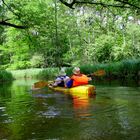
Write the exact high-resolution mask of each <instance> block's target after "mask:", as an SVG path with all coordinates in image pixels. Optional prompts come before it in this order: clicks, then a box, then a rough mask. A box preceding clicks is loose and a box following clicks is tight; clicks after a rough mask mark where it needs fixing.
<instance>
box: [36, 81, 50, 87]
mask: <svg viewBox="0 0 140 140" xmlns="http://www.w3.org/2000/svg"><path fill="white" fill-rule="evenodd" d="M47 85H48V82H46V81H39V82H36V83H34V88H44V87H46V86H47Z"/></svg>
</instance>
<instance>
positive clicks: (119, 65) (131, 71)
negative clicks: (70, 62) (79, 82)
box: [80, 59, 140, 80]
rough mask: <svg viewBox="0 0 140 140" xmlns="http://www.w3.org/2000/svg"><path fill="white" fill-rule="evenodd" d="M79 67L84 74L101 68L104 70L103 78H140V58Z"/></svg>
mask: <svg viewBox="0 0 140 140" xmlns="http://www.w3.org/2000/svg"><path fill="white" fill-rule="evenodd" d="M80 68H81V71H82V72H83V73H85V74H89V73H93V72H95V71H97V70H100V69H103V70H105V72H106V75H105V76H104V78H110V79H115V78H116V79H135V80H139V78H140V59H131V60H123V61H120V62H115V63H108V64H95V65H84V66H81V67H80ZM98 78H99V77H98Z"/></svg>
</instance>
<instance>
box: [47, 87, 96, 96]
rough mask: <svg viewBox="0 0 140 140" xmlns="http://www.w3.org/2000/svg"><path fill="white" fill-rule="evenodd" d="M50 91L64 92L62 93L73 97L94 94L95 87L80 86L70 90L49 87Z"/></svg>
mask: <svg viewBox="0 0 140 140" xmlns="http://www.w3.org/2000/svg"><path fill="white" fill-rule="evenodd" d="M49 88H50V89H52V90H54V91H58V92H64V93H70V94H73V95H76V94H78V95H80V94H81V95H82V94H87V95H89V94H95V86H94V85H81V86H77V87H72V88H65V87H51V86H49Z"/></svg>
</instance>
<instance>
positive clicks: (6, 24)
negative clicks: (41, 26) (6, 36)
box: [0, 21, 28, 29]
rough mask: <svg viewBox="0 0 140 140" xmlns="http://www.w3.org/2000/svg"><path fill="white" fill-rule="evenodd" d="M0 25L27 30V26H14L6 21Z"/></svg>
mask: <svg viewBox="0 0 140 140" xmlns="http://www.w3.org/2000/svg"><path fill="white" fill-rule="evenodd" d="M0 25H4V26H10V27H14V28H18V29H26V28H28V27H27V26H22V25H16V24H12V23H9V22H6V21H0Z"/></svg>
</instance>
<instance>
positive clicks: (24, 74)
mask: <svg viewBox="0 0 140 140" xmlns="http://www.w3.org/2000/svg"><path fill="white" fill-rule="evenodd" d="M41 71H42V69H24V70H12V71H10V72H11V73H12V75H13V77H14V78H15V79H21V78H30V79H32V78H34V79H36V78H38V74H39V72H41Z"/></svg>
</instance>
